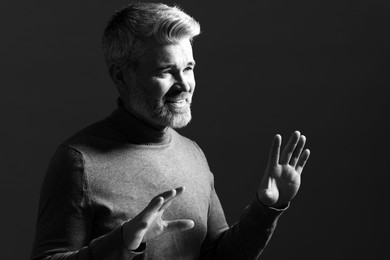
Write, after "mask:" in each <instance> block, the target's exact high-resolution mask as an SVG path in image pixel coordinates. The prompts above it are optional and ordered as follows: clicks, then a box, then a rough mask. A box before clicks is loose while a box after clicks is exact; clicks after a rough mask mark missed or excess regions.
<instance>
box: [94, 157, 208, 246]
mask: <svg viewBox="0 0 390 260" xmlns="http://www.w3.org/2000/svg"><path fill="white" fill-rule="evenodd" d="M87 170H88V172H87V175H88V183H89V192H90V198H91V205H92V211H93V219H94V225H93V228H94V233H95V234H94V236H99V235H102V234H105V233H107V232H109V231H111V230H113V229H114V228H116V227H117V226H119V225H121V224H122V223H123V222H124V221H126V220H129V219H132V218H134V217H135V216H136V215H137V214H138V213H139V212H141V211H142V210H143V209H144V208H145V207H146V205H147V204H148V203H149V202H150V200H151V199H152V198H153V197H155V196H157V195H158V194H160V193H162V192H164V191H167V190H171V189H174V188H177V187H180V186H185V187H186V190H185V192H184V193H183V194H182V195H181V196H180V197H178V198H176V199H175V201H174V202H173V203H172V204H171V206H170V207H169V208H167V210H166V211H165V213H164V215H163V219H165V220H174V219H192V220H193V221H194V222H195V228H194V230H192V231H191V232H189V233H188V235H191V238H192V239H193V238H196V239H197V240H199V241H202V240H203V239H204V236H205V234H206V232H207V215H208V208H209V202H210V193H211V173H210V171H209V169H208V167H206V166H205V163H204V162H201V161H200V160H199V158H196V157H194V156H191V154H189V155H186V154H185V153H179V154H178V153H177V151H176V152H174V153H172V152H169V151H168V152H166V151H157V152H154V153H150V152H148V153H146V152H142V151H138V152H134V151H133V152H129V153H125V154H121V155H120V156H117V157H114V158H113V159H111V160H106V161H104V162H103V163H101V162H100V163H99V164H97V163H95V164H91V165H90V167H88V168H87Z"/></svg>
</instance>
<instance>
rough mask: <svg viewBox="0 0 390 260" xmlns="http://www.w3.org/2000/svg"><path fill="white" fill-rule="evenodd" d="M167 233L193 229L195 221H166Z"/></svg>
mask: <svg viewBox="0 0 390 260" xmlns="http://www.w3.org/2000/svg"><path fill="white" fill-rule="evenodd" d="M165 224H166V231H167V232H180V231H185V230H188V229H191V228H193V227H194V226H195V223H194V221H192V220H190V219H178V220H172V221H165Z"/></svg>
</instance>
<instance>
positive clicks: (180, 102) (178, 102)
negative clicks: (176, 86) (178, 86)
mask: <svg viewBox="0 0 390 260" xmlns="http://www.w3.org/2000/svg"><path fill="white" fill-rule="evenodd" d="M169 103H170V104H171V105H172V106H175V107H184V106H185V105H186V104H187V102H186V100H185V99H181V100H176V101H171V102H169Z"/></svg>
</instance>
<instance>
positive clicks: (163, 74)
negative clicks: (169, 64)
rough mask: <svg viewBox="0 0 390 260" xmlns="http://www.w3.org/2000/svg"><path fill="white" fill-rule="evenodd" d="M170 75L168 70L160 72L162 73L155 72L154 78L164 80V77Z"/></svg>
mask: <svg viewBox="0 0 390 260" xmlns="http://www.w3.org/2000/svg"><path fill="white" fill-rule="evenodd" d="M170 73H171V71H170V70H162V71H159V72H157V73H156V76H157V77H159V78H164V77H166V76H167V75H168V74H170Z"/></svg>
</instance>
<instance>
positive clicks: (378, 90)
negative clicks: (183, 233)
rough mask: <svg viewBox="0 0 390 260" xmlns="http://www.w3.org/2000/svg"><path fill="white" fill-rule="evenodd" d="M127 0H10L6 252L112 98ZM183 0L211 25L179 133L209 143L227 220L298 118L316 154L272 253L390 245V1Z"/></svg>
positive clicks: (4, 39) (5, 63)
mask: <svg viewBox="0 0 390 260" xmlns="http://www.w3.org/2000/svg"><path fill="white" fill-rule="evenodd" d="M124 3H126V1H119V0H118V1H92V0H89V1H75V0H71V1H69V0H68V1H48V0H46V1H27V0H22V1H10V0H8V1H2V5H1V7H0V10H1V11H0V12H1V13H0V14H1V15H0V17H1V18H0V19H1V23H0V26H1V27H0V29H1V38H0V39H1V40H0V52H1V62H0V66H1V69H0V86H1V109H0V111H1V122H2V123H1V127H0V131H1V137H2V138H1V148H0V151H1V156H0V158H1V163H0V167H1V175H0V176H1V179H0V181H1V187H0V192H1V194H0V195H1V214H0V216H1V224H2V228H1V229H2V232H1V235H0V237H1V240H2V241H1V246H2V249H1V250H0V259H27V258H28V255H29V253H30V250H31V245H32V241H33V236H34V226H35V221H36V214H37V206H38V197H39V189H40V184H41V181H42V178H43V176H44V173H45V170H46V167H47V165H48V162H49V159H50V157H51V155H52V154H53V152H54V151H55V149H56V147H57V146H58V145H59V144H60V143H61V142H62V141H63V140H65V139H66V138H67V137H69V136H70V135H71V134H73V133H74V132H76V131H77V130H79V129H81V128H83V127H85V126H87V125H88V124H90V123H93V122H95V121H97V120H99V119H101V118H103V117H105V116H106V115H108V114H109V113H110V112H111V111H112V110H113V109H114V107H115V99H116V96H117V94H116V90H115V87H114V85H113V84H112V83H111V81H110V79H109V76H108V74H107V72H106V67H105V64H104V61H103V55H102V52H101V48H100V40H101V35H102V31H103V29H104V27H105V24H106V22H107V20H108V19H109V17H110V16H111V14H113V11H114V10H115V9H118V8H119V7H120V6H122V5H123V4H124ZM167 3H173V2H172V1H167ZM176 3H178V4H179V5H180V6H182V7H183V8H184V10H185V11H187V12H188V13H190V14H191V15H193V16H194V17H195V18H196V19H197V20H198V21H200V23H201V25H202V31H203V32H202V34H201V35H200V36H199V37H198V38H197V39H196V41H195V44H194V55H195V58H196V61H197V68H196V77H197V89H196V94H195V98H194V106H193V115H194V119H193V121H192V123H191V124H190V125H189V126H188V127H187V128H186V129H184V130H183V131H181V132H182V133H183V134H184V135H186V136H188V137H190V138H192V139H194V140H195V141H197V142H198V143H199V144H200V146H201V147H202V148H203V150H204V152H205V153H206V155H207V157H208V160H209V164H210V167H211V168H212V171H213V172H214V174H215V179H216V187H217V191H218V192H219V196H220V199H221V201H222V204H223V206H224V209H225V213H226V216H227V219H228V221H229V223H230V224H232V223H234V221H236V220H237V219H238V217H239V215H240V213H241V212H242V210H243V208H244V207H245V205H246V204H247V203H248V202H249V201H251V200H252V198H253V197H254V195H255V191H256V189H257V187H258V183H259V181H260V179H261V176H262V173H263V170H264V168H265V166H266V159H267V156H268V149H269V147H270V143H271V140H272V137H273V135H274V134H276V133H280V134H282V136H283V137H284V140H286V139H287V138H288V136H289V135H290V134H291V133H292V132H293V131H294V130H296V129H298V130H300V131H301V132H302V133H304V134H305V135H306V136H307V137H308V147H309V148H310V149H311V151H312V156H311V158H310V160H309V162H308V164H307V166H306V168H305V171H304V173H303V183H302V187H301V190H300V192H299V194H298V195H297V197H296V198H295V199H294V201H293V203H292V204H291V207H290V209H289V210H288V211H287V212H285V213H284V215H283V216H282V218H281V219H280V221H279V226H278V228H277V230H276V232H275V234H274V236H273V238H272V240H271V242H270V244H269V246H268V247H267V248H266V250H265V251H264V253H263V257H262V259H317V260H318V259H379V256H380V255H381V254H384V255H388V249H387V248H386V247H388V243H389V242H390V240H389V231H390V227H389V217H390V216H389V213H387V208H388V204H389V203H388V199H389V195H388V192H387V190H386V189H387V187H388V183H389V181H390V177H389V175H390V173H389V170H388V169H389V166H388V159H389V155H390V153H389V141H388V138H389V134H388V132H389V126H388V121H389V115H388V111H389V102H388V100H387V99H388V98H387V95H386V92H387V91H386V89H387V88H388V86H389V82H390V81H389V57H390V55H389V47H390V37H389V20H390V18H389V16H390V15H389V14H390V8H389V7H390V3H389V1H378V0H361V1H345V0H338V1H329V0H306V1H303V0H296V1H292V0H272V1H271V0H260V1H244V0H241V1H199V0H198V1H195V0H194V1H177V2H176ZM3 247H4V248H3Z"/></svg>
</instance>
